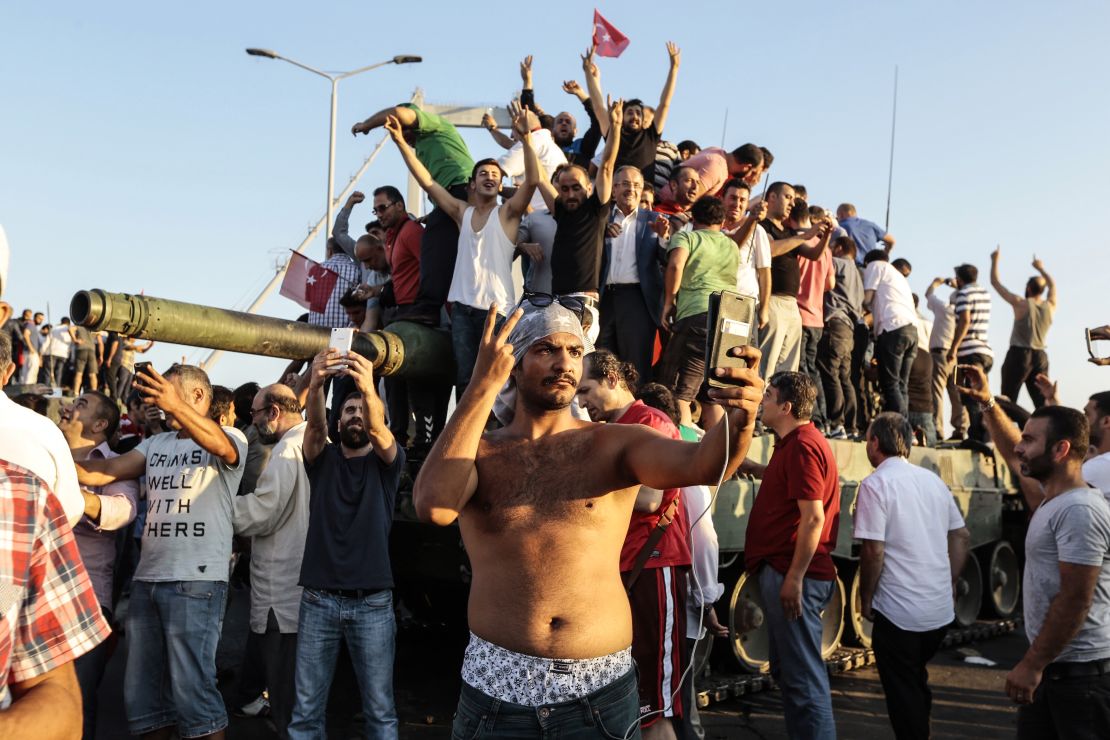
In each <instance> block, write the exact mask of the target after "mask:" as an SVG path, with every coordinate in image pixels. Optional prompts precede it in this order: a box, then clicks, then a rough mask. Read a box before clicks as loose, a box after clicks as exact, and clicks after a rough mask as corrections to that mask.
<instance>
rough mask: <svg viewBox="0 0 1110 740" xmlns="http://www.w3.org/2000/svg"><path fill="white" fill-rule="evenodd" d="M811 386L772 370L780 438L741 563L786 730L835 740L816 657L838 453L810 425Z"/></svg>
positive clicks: (767, 414)
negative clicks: (760, 608)
mask: <svg viewBox="0 0 1110 740" xmlns="http://www.w3.org/2000/svg"><path fill="white" fill-rule="evenodd" d="M816 398H817V386H816V385H815V384H814V382H813V380H812V379H811V378H810V377H809V376H808V375H804V374H802V373H794V372H781V373H777V374H775V375H774V376H772V378H771V380H770V381H768V383H767V389H766V391H765V392H764V394H763V424H764V425H765V426H767V427H769V428H771V429H773V430H774V432H775V436H776V437H777V438H778V441H777V442H776V444H775V451H774V453H773V454H772V455H771V459H770V461H769V462H768V463H767V465H765V466H764V465H758V464H755V463H752V462H750V461H749V462H745V464H744V467H743V470H744V471H745V472H750V473H752V474H754V475H755V476H756V477H757V478H761V479H762V483H761V484H760V486H759V492H758V494H757V495H756V498H755V504H754V505H753V506H752V513H751V516H750V517H749V518H748V533H747V545H746V546H745V549H744V567H745V569H746V570H747V572H748V573H751V574H754V575H755V576H756V577H757V579H758V583H759V590H760V593H761V594H762V596H763V605H764V618H765V620H766V624H767V630H768V633H769V634H770V638H771V674H772V675H773V676H774V677H775V681H776V682H777V683H778V685H779V687H780V688H781V689H782V702H783V708H784V713H785V715H786V729H787V732H788V734H789V735H790V737H804V738H835V737H836V724H835V723H834V721H833V713H832V697H831V696H830V694H829V676H828V672H827V671H826V669H825V662H824V661H823V660H822V658H821V611H822V610H823V609H824V608H825V606H826V605H828V603H829V599H831V598H832V593H833V589H834V588H835V586H836V566H834V565H833V561H832V551H833V548H835V547H836V533H837V526H838V520H839V518H840V482H839V474H838V472H837V468H836V459H835V458H834V457H833V454H832V450H831V449H829V443H828V442H826V441H825V437H824V436H823V435H822V434H821V433H820V432H819V431H818V430H817V429H816V428H815V427H814V426H813V424H812V423H810V417H811V415H812V414H813V406H814V402H815V401H816Z"/></svg>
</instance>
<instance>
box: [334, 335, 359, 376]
mask: <svg viewBox="0 0 1110 740" xmlns="http://www.w3.org/2000/svg"><path fill="white" fill-rule="evenodd" d="M354 341H355V330H354V329H353V328H350V327H348V328H339V327H333V328H332V330H331V341H330V342H329V343H328V348H329V349H334V350H335V351H336V352H338V353H339V354H341V355H343V356H344V357H346V356H347V355H349V354H350V353H351V345H353V344H354ZM346 370H347V363H345V362H344V363H340V364H338V365H336V366H335V372H336V373H337V374H338V373H342V372H345V371H346Z"/></svg>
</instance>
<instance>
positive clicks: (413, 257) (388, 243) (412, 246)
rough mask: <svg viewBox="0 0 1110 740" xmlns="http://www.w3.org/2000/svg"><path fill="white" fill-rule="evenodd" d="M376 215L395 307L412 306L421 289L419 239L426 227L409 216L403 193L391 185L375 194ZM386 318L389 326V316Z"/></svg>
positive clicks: (383, 187)
mask: <svg viewBox="0 0 1110 740" xmlns="http://www.w3.org/2000/svg"><path fill="white" fill-rule="evenodd" d="M374 215H375V216H377V217H378V222H379V223H380V224H381V225H382V228H384V229H385V254H386V256H387V257H388V258H389V268H390V276H391V281H392V283H393V300H392V302H391V303H392V305H393V306H395V307H400V306H408V305H411V304H413V303H415V302H416V293H417V291H418V290H419V289H420V239H421V237H423V236H424V227H423V226H421V225H420V224H419V223H417V221H416V220H415V219H414V218H412V217H411V216H410V215H409V214H408V211H406V210H405V199H404V198H402V197H401V191H400V190H398V189H397V188H395V187H393V186H392V185H382V186H381V187H380V188H378V189H377V190H375V191H374ZM391 313H392V312H391ZM386 319H387V320H386V323H389V321H388V319H389V314H387V315H386Z"/></svg>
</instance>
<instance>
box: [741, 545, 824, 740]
mask: <svg viewBox="0 0 1110 740" xmlns="http://www.w3.org/2000/svg"><path fill="white" fill-rule="evenodd" d="M783 580H784V579H783V576H782V574H780V573H779V572H778V571H776V570H775V569H774V568H772V567H771V566H769V565H763V566H762V567H760V569H759V591H760V593H761V594H762V596H763V613H764V615H765V617H766V623H767V631H768V633H769V634H770V637H771V675H772V676H774V678H775V682H776V683H777V684H778V685H779V688H780V689H781V690H782V704H783V711H784V714H785V715H786V732H787V734H788V735H789V736H790V737H792V738H821V739H822V740H833V739H834V738H836V722H834V721H833V712H832V696H831V694H830V693H829V673H828V670H826V668H825V661H824V660H822V658H821V610H822V609H824V608H825V607H826V606H827V605H828V603H829V599H831V598H832V593H833V587H834V584H835V581H819V580H817V579H814V578H806V579H804V580H803V585H802V616H801V618H800V619H796V620H792V621H787V619H786V616H785V614H783V611H782V601H781V600H780V599H779V592H780V591H781V590H782V583H783Z"/></svg>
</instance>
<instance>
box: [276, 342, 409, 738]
mask: <svg viewBox="0 0 1110 740" xmlns="http://www.w3.org/2000/svg"><path fill="white" fill-rule="evenodd" d="M310 373H311V375H310V380H309V386H308V403H307V405H306V408H307V411H308V424H307V426H306V427H305V428H304V440H303V443H302V450H303V456H304V468H305V470H306V471H307V474H308V482H309V484H310V486H311V490H312V495H311V497H310V499H309V507H308V508H309V521H308V532H307V535H306V538H305V543H304V558H303V560H302V562H301V568H300V585H301V586H302V587H303V588H304V592H303V594H302V595H301V604H300V617H299V621H298V625H297V632H298V634H297V660H296V700H295V706H294V708H293V717H292V722H291V723H290V725H289V737H290V738H316V737H321V736H322V735H323V728H324V710H325V708H326V707H327V703H328V693H329V691H330V689H331V682H332V678H333V676H334V674H335V663H336V658H337V657H338V654H339V643H340V641H343V642H346V644H347V648H348V650H349V651H350V654H351V662H352V664H353V665H354V669H355V675H356V676H357V677H358V684H359V688H360V689H361V693H362V712H363V714H364V716H365V722H366V734H367V737H375V738H395V737H397V711H396V708H395V707H394V704H393V652H394V644H393V635H394V633H395V630H396V626H395V624H394V621H393V594H392V591H391V589H392V588H393V574H392V569H391V566H390V562H389V530H390V528H391V527H392V525H393V507H394V503H395V501H396V498H397V484H398V482H399V481H400V477H401V470H402V469H403V467H404V464H405V453H404V450H403V449H402V448H400V447H399V446H398V445H397V442H396V440H395V439H394V438H393V435H392V434H391V433H390V431H389V427H388V426H386V423H385V407H384V406H383V405H382V401H381V399H380V398H378V394H377V392H376V391H375V384H376V383H375V378H374V372H373V366H372V365H371V364H370V361H369V360H367V359H365V358H364V357H362V356H361V355H357V354H355V353H353V352H352V353H348V354H347V355H345V356H341V355H340V354H339V353H338V352H337V351H336V350H334V349H329V350H327V351H325V352H321V353H320V354H318V355H316V357H315V359H314V360H313V361H312V369H311V370H310ZM340 374H342V375H348V376H350V377H351V378H352V379H353V380H354V382H355V389H356V390H355V391H354V392H353V393H351V394H350V395H348V396H347V397H346V398H345V399H343V405H342V406H341V412H340V417H339V443H338V444H337V443H334V442H331V443H329V442H328V425H327V418H326V413H325V411H324V381H325V379H326V378H327V377H328V376H330V375H340ZM270 464H271V465H273V462H271V463H270Z"/></svg>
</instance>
